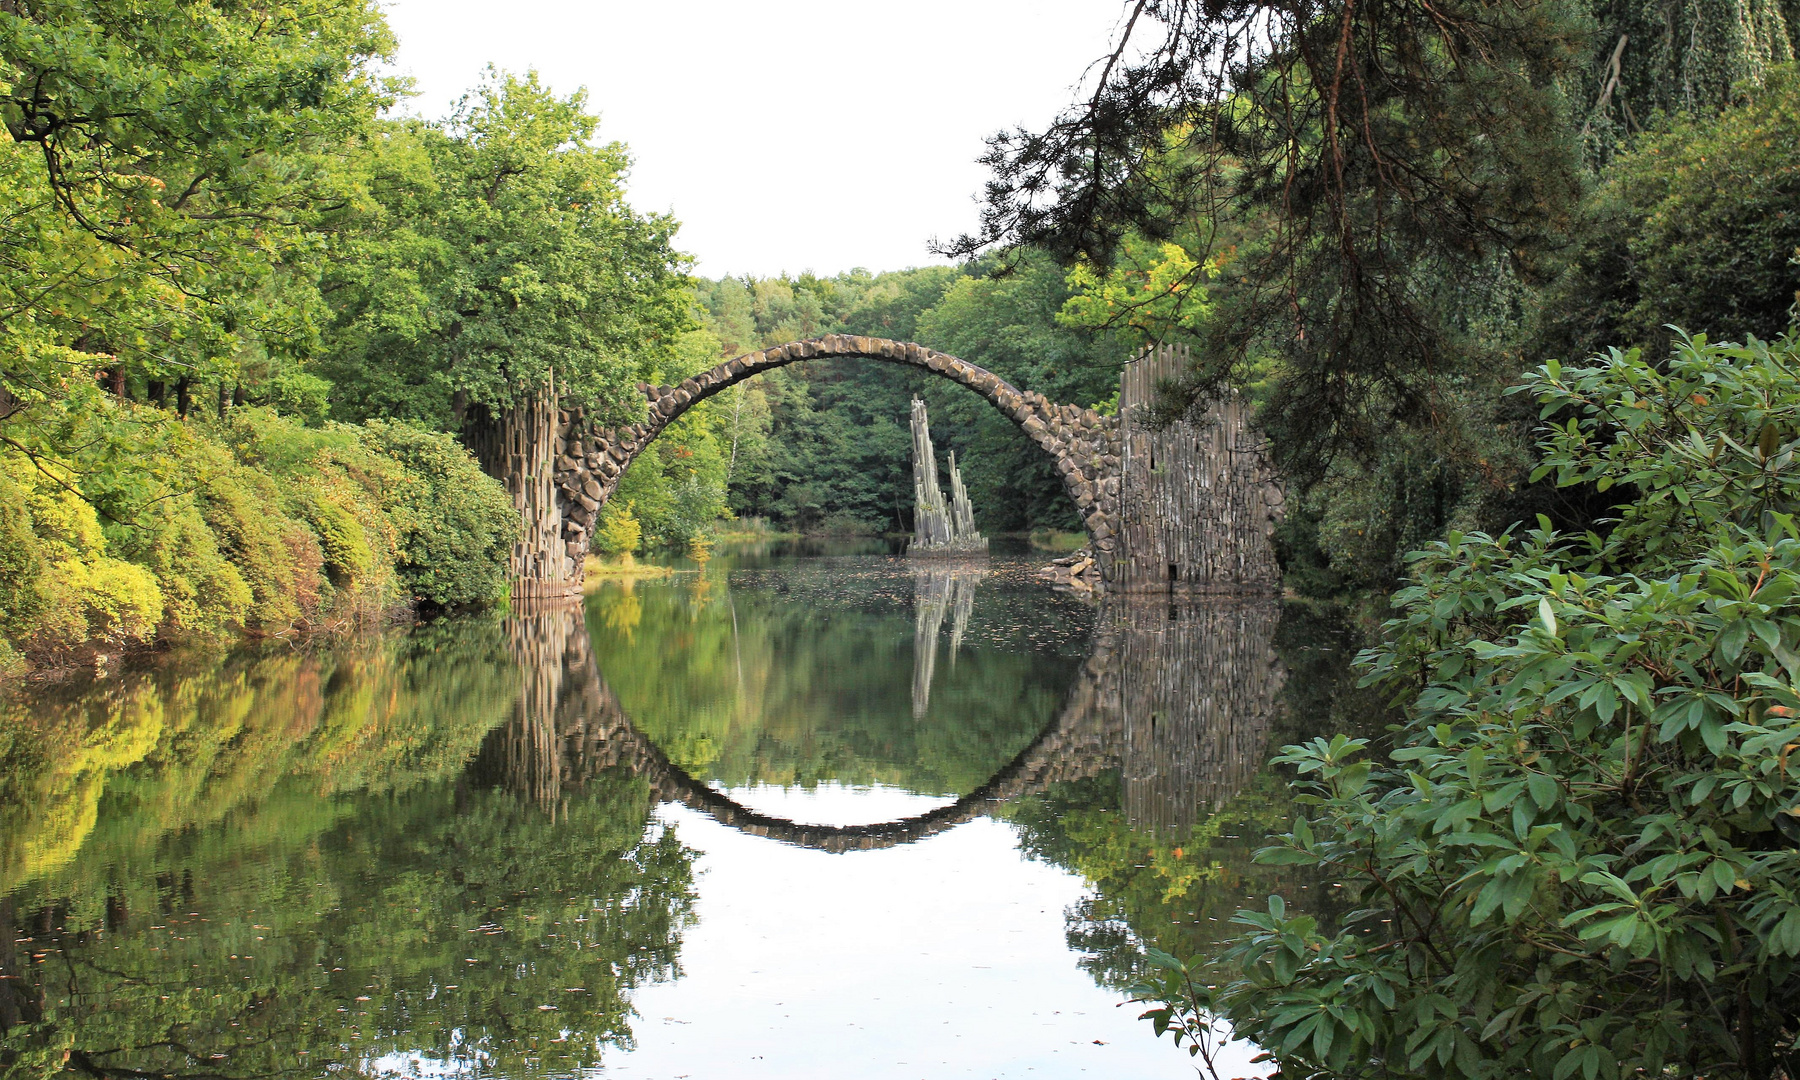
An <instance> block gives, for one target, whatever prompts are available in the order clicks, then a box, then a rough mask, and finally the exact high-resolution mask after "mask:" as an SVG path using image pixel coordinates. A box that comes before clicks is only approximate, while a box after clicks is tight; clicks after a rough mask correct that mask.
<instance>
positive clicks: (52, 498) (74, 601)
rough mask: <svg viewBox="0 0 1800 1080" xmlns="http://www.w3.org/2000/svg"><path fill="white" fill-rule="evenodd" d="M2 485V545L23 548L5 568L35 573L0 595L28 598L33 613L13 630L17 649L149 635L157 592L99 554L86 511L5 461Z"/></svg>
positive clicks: (50, 482)
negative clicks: (5, 524) (5, 526)
mask: <svg viewBox="0 0 1800 1080" xmlns="http://www.w3.org/2000/svg"><path fill="white" fill-rule="evenodd" d="M4 483H5V490H4V491H3V492H0V495H3V497H4V499H5V502H6V504H7V506H8V513H9V516H11V518H12V522H11V523H10V527H9V530H8V531H9V533H10V534H11V535H10V536H9V537H8V539H9V540H12V541H14V542H17V543H20V544H21V545H22V546H23V547H24V548H25V550H23V551H19V552H16V553H14V554H12V555H11V556H10V557H9V558H8V559H7V563H8V568H9V569H11V568H13V567H14V566H16V567H18V568H20V569H27V570H28V571H35V574H34V578H33V579H17V578H15V579H14V580H13V581H10V582H8V584H7V587H6V590H5V591H6V593H7V594H9V595H11V596H23V595H27V594H28V595H30V596H31V597H32V599H31V602H30V609H31V610H32V611H33V612H34V614H33V616H32V617H31V618H30V619H29V621H28V622H26V623H25V624H24V625H22V626H20V627H18V631H22V633H21V637H22V638H23V639H24V640H23V642H22V643H23V644H26V645H28V646H35V647H40V648H43V647H48V648H57V647H67V646H71V645H79V644H81V643H83V642H87V641H107V642H117V641H127V640H132V639H142V638H146V637H149V636H150V635H151V634H153V633H154V632H155V629H156V626H157V624H158V623H159V622H161V621H162V617H163V597H162V590H161V589H160V588H158V587H157V583H156V579H155V577H153V576H152V575H151V574H150V572H149V571H148V570H146V569H144V568H143V567H141V566H136V565H134V564H132V563H128V562H125V561H123V560H121V559H115V558H112V557H111V556H109V555H108V554H107V551H106V537H105V534H104V533H102V532H101V530H100V519H99V516H98V515H97V514H95V513H94V508H93V507H92V506H90V505H88V503H87V502H86V501H85V500H83V499H82V498H81V497H80V496H79V495H78V494H76V493H75V492H73V491H71V490H69V488H68V487H67V486H66V485H65V484H64V483H63V482H62V481H61V480H60V478H58V477H55V476H53V475H50V474H48V473H46V472H45V471H43V470H41V469H33V468H32V467H31V466H30V465H29V464H28V463H24V462H20V461H17V460H8V461H7V462H6V472H5V479H4ZM9 621H10V620H9ZM16 632H17V631H16Z"/></svg>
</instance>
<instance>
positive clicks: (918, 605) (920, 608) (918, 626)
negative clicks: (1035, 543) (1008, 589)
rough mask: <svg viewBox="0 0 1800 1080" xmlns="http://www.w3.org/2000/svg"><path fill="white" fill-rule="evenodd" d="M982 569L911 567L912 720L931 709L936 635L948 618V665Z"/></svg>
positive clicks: (953, 662)
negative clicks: (946, 617)
mask: <svg viewBox="0 0 1800 1080" xmlns="http://www.w3.org/2000/svg"><path fill="white" fill-rule="evenodd" d="M984 573H985V571H984V570H983V569H982V568H981V567H979V566H954V565H952V566H928V565H922V564H921V565H915V566H914V567H913V685H912V714H913V719H915V720H918V719H922V718H923V717H924V716H925V713H926V712H927V711H928V710H929V709H930V708H931V682H932V678H933V677H934V676H935V675H936V674H937V654H938V634H939V633H941V632H942V631H943V629H944V618H945V616H949V617H950V665H951V666H952V667H955V666H956V654H957V653H958V652H960V651H961V650H962V640H963V634H965V633H967V632H968V629H969V614H970V613H971V612H973V611H974V610H975V586H976V585H978V584H980V582H981V579H982V576H983V575H984Z"/></svg>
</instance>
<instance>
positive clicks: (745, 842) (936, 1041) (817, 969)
mask: <svg viewBox="0 0 1800 1080" xmlns="http://www.w3.org/2000/svg"><path fill="white" fill-rule="evenodd" d="M730 794H731V795H732V797H733V798H737V799H740V801H745V802H747V803H749V804H751V805H754V806H756V808H757V809H758V810H761V811H764V812H766V813H772V814H778V815H781V816H785V817H798V818H803V819H822V820H826V821H830V822H832V823H840V824H841V823H848V822H851V821H855V822H867V821H876V820H881V819H882V817H884V816H887V817H892V816H911V815H914V814H918V813H922V812H924V811H925V810H927V809H929V808H930V807H931V806H933V805H936V804H938V802H939V801H940V800H937V799H925V798H920V797H918V796H914V795H909V794H907V793H905V792H901V791H897V790H895V789H892V788H886V789H869V788H861V789H851V788H843V787H836V786H830V785H821V786H820V788H819V789H818V790H816V791H813V792H807V791H803V790H801V789H798V788H795V789H789V790H788V791H785V792H784V791H783V790H782V789H781V788H771V787H763V788H756V789H734V790H733V791H732V792H731V793H730ZM752 800H753V801H752ZM865 800H866V801H865ZM858 803H861V805H856V804H858ZM658 815H659V816H660V817H661V818H662V819H663V820H664V821H666V822H668V823H670V824H672V825H673V826H674V827H675V830H676V833H677V835H679V836H680V837H681V839H682V841H683V842H684V843H686V844H688V845H690V846H692V847H695V848H698V849H699V850H700V851H701V852H702V853H703V854H702V855H701V857H700V858H699V860H698V862H697V864H696V866H697V869H698V871H699V880H698V891H699V900H698V902H697V903H696V907H695V910H696V913H697V917H698V923H697V925H695V926H692V927H690V928H689V929H688V930H687V932H686V933H685V934H684V936H683V937H684V940H683V944H682V948H681V967H682V970H683V973H684V974H683V977H682V978H681V979H679V980H677V981H675V982H673V983H666V984H662V985H656V986H648V987H643V988H641V989H639V990H638V991H636V993H635V994H634V995H633V1004H634V1005H635V1007H636V1009H637V1012H638V1014H639V1017H638V1018H637V1019H636V1020H634V1021H633V1022H632V1029H633V1031H634V1033H635V1034H636V1036H637V1042H638V1049H637V1050H636V1051H635V1052H633V1053H630V1054H625V1053H619V1052H614V1053H613V1054H611V1055H609V1058H610V1060H609V1061H608V1062H607V1065H606V1067H605V1068H603V1069H602V1070H601V1073H602V1074H603V1075H604V1076H607V1077H620V1078H624V1077H631V1078H644V1080H652V1078H657V1080H672V1078H677V1077H683V1076H691V1077H694V1078H696V1080H715V1078H735V1077H746V1078H754V1077H782V1078H784V1080H803V1078H808V1077H819V1078H825V1077H829V1078H832V1080H841V1078H843V1077H892V1078H896V1080H897V1078H902V1077H905V1078H909V1080H918V1078H921V1077H940V1076H971V1077H987V1078H999V1077H1025V1076H1030V1077H1064V1076H1067V1077H1076V1076H1093V1077H1109V1078H1123V1077H1132V1078H1146V1080H1153V1078H1156V1077H1169V1078H1176V1077H1188V1076H1192V1075H1193V1071H1192V1068H1191V1066H1190V1065H1189V1064H1188V1059H1187V1054H1186V1053H1185V1052H1183V1051H1179V1050H1176V1049H1175V1047H1174V1046H1173V1045H1172V1044H1171V1043H1170V1041H1169V1040H1168V1039H1166V1038H1165V1039H1161V1040H1158V1039H1156V1038H1154V1037H1153V1035H1152V1033H1151V1029H1150V1025H1149V1024H1148V1023H1147V1022H1144V1021H1140V1020H1138V1019H1137V1013H1138V1012H1139V1009H1138V1008H1137V1007H1134V1006H1131V1005H1124V1006H1122V1007H1121V1006H1119V1004H1118V1002H1119V1001H1120V1000H1121V999H1120V997H1119V996H1118V995H1116V994H1114V993H1113V992H1111V991H1107V990H1103V989H1101V988H1099V987H1097V986H1095V985H1094V983H1093V981H1092V980H1091V979H1090V978H1089V977H1088V976H1087V974H1086V973H1084V972H1083V971H1082V970H1081V969H1080V968H1078V967H1077V966H1076V958H1075V956H1074V954H1072V953H1071V952H1070V951H1069V949H1068V947H1067V945H1066V944H1065V943H1064V940H1063V909H1064V908H1065V907H1067V906H1068V905H1070V904H1072V903H1074V902H1075V901H1076V900H1077V899H1078V898H1079V897H1080V896H1081V895H1082V892H1083V889H1082V883H1081V881H1080V879H1079V878H1077V877H1075V876H1074V875H1071V874H1069V873H1066V872H1064V871H1062V870H1060V869H1058V868H1056V867H1053V866H1049V865H1046V864H1043V863H1037V862H1031V861H1029V860H1027V859H1025V858H1024V857H1023V856H1022V855H1020V853H1019V851H1018V846H1017V836H1016V834H1015V833H1014V832H1013V830H1012V828H1011V827H1010V826H1009V825H1006V824H1005V823H1003V822H999V821H994V820H991V819H988V818H977V819H975V820H973V821H970V822H968V823H967V824H964V825H961V826H958V827H957V828H954V829H952V830H950V831H948V832H946V833H942V834H940V835H937V836H934V837H932V838H930V839H927V840H923V841H920V842H919V843H916V844H911V845H907V846H903V847H895V848H887V849H882V850H875V851H858V852H851V853H848V854H842V855H836V854H829V853H826V852H820V851H811V850H806V849H802V848H797V847H793V846H790V845H787V844H782V843H780V842H778V841H774V840H769V839H765V838H760V837H754V836H749V835H747V834H743V833H739V832H736V831H733V830H732V829H729V828H726V827H725V826H723V825H720V824H718V823H717V822H715V821H713V820H712V819H711V818H709V817H706V816H705V815H702V814H699V813H696V812H694V811H692V810H689V809H687V808H686V807H683V806H681V805H679V804H669V805H666V806H664V807H662V808H661V809H660V810H659V811H658ZM1247 1056H1248V1055H1247V1054H1245V1055H1241V1056H1240V1059H1239V1060H1240V1061H1241V1060H1242V1058H1244V1057H1247ZM1226 1075H1230V1073H1227V1074H1226Z"/></svg>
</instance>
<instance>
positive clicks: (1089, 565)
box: [1038, 548, 1103, 592]
mask: <svg viewBox="0 0 1800 1080" xmlns="http://www.w3.org/2000/svg"><path fill="white" fill-rule="evenodd" d="M1038 577H1039V578H1041V579H1043V580H1045V581H1048V582H1050V583H1051V584H1052V585H1066V586H1068V587H1069V588H1071V589H1074V590H1075V591H1077V592H1095V591H1098V590H1099V589H1100V586H1101V582H1102V580H1103V579H1102V578H1101V576H1100V564H1099V563H1097V562H1095V561H1094V553H1093V552H1092V551H1090V550H1089V549H1087V548H1082V549H1081V550H1080V551H1077V552H1076V553H1075V554H1073V555H1065V556H1063V557H1062V558H1060V559H1051V560H1050V565H1049V566H1046V567H1044V568H1043V569H1042V570H1039V571H1038Z"/></svg>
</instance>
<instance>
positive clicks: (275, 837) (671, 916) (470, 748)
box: [0, 622, 693, 1077]
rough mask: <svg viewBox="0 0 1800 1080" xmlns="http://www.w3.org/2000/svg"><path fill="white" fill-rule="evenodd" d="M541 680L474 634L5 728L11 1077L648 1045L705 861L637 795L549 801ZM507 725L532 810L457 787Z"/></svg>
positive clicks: (548, 1054)
mask: <svg viewBox="0 0 1800 1080" xmlns="http://www.w3.org/2000/svg"><path fill="white" fill-rule="evenodd" d="M531 682H532V680H531V679H527V680H524V681H523V682H522V681H521V680H520V678H519V677H518V669H517V668H516V667H515V666H514V665H513V664H512V663H511V662H510V659H509V656H508V650H507V647H506V641H505V637H504V635H503V633H502V632H501V630H500V628H499V627H496V626H493V625H492V624H484V623H479V622H463V623H460V624H457V625H456V626H455V627H454V629H453V630H451V631H447V632H444V633H440V634H433V633H424V634H417V635H413V636H411V637H408V638H404V639H400V640H384V641H379V642H373V643H369V644H367V645H364V646H361V647H359V648H356V649H351V650H346V651H341V652H325V653H317V654H298V655H292V656H275V657H265V658H257V659H253V660H237V661H233V662H231V663H229V664H226V665H223V666H212V667H202V668H198V669H191V670H169V671H163V672H158V673H156V674H154V675H145V676H137V677H132V678H129V679H125V680H120V681H117V682H108V683H103V684H100V685H99V686H97V687H95V688H94V689H92V690H89V691H87V692H85V693H80V694H71V695H69V697H68V699H67V700H65V701H62V702H51V703H49V704H47V705H39V706H37V707H34V708H33V709H32V710H30V711H29V712H27V711H25V710H23V709H18V708H15V710H14V711H13V713H12V714H10V715H9V716H7V717H6V718H5V721H4V723H3V724H0V730H4V731H5V732H6V733H7V739H8V741H7V742H6V743H5V744H4V745H5V746H6V748H7V754H6V756H5V758H4V774H3V775H4V778H3V779H0V784H3V785H4V790H5V793H6V794H7V796H8V798H7V800H6V805H7V807H8V819H7V821H6V826H7V828H6V832H5V839H4V844H5V852H6V865H7V866H8V868H9V874H11V875H13V876H11V878H10V881H11V882H12V885H13V887H12V888H11V889H9V890H8V891H7V892H6V893H5V894H3V895H4V899H0V925H4V926H5V927H6V928H7V929H10V930H13V931H14V932H13V933H8V934H6V935H4V944H0V976H3V978H0V1035H3V1039H0V1072H4V1073H5V1074H6V1075H8V1076H13V1075H18V1076H33V1075H44V1076H49V1075H53V1074H56V1073H59V1072H61V1071H63V1070H64V1068H65V1065H66V1066H67V1067H68V1068H72V1069H74V1070H75V1071H77V1072H81V1073H85V1074H87V1075H90V1076H179V1075H193V1076H198V1075H207V1076H217V1077H251V1076H258V1077H260V1076H270V1075H283V1074H292V1075H299V1076H315V1075H323V1074H325V1073H327V1072H329V1071H335V1070H340V1069H350V1070H354V1071H371V1070H377V1071H379V1070H381V1069H386V1068H399V1067H402V1066H404V1067H407V1068H417V1069H422V1070H424V1071H440V1070H454V1071H464V1070H467V1071H481V1072H487V1073H492V1074H498V1075H519V1076H528V1075H536V1074H539V1073H558V1074H566V1073H567V1072H569V1071H571V1070H573V1069H578V1068H583V1067H587V1066H590V1065H593V1064H595V1063H597V1062H598V1061H599V1060H600V1057H601V1054H602V1051H603V1050H604V1049H605V1048H607V1047H617V1046H628V1045H630V1042H631V1031H630V1027H629V1025H628V1023H627V1018H628V1015H629V1006H628V1002H627V997H626V995H627V993H628V992H629V991H630V989H631V988H633V987H636V986H640V985H643V984H645V983H648V982H654V981H656V980H660V979H667V978H671V977H674V976H676V975H677V974H678V973H679V972H678V969H677V967H676V959H675V958H676V954H677V952H678V950H679V948H680V942H681V930H682V928H683V926H684V925H685V924H686V921H687V919H688V912H689V910H690V907H691V903H692V895H693V892H692V869H691V864H692V859H693V853H692V852H691V851H689V850H688V849H686V848H684V847H683V846H682V845H681V844H680V843H679V842H678V841H677V840H676V838H675V836H674V834H673V832H672V831H670V830H665V829H661V828H656V827H650V828H647V827H646V826H647V823H648V822H649V820H650V819H649V814H650V810H651V805H652V804H651V800H650V793H649V791H648V789H647V786H646V785H645V784H644V783H643V781H641V780H638V779H635V778H633V777H630V776H627V775H619V774H612V775H598V776H595V777H593V778H592V782H590V783H589V784H587V785H586V786H585V787H584V788H582V789H581V790H579V791H574V792H569V791H564V792H563V793H562V794H561V797H560V798H559V799H558V800H557V801H556V804H555V805H556V808H557V815H556V816H557V820H556V821H555V822H553V821H552V820H551V817H550V815H548V814H546V813H544V812H543V811H542V810H541V809H540V808H539V806H538V805H536V802H537V800H538V797H539V796H541V795H542V794H543V792H544V791H545V787H544V784H543V781H542V776H541V773H540V772H534V771H533V768H532V765H531V762H532V761H533V760H534V759H532V757H531V754H532V752H533V751H532V749H531V748H530V746H529V743H528V740H529V738H530V735H529V733H530V732H533V731H543V730H546V729H549V730H554V726H555V720H554V718H546V717H543V716H534V715H530V713H529V710H525V711H524V712H523V714H522V713H521V712H520V711H517V710H516V703H517V702H519V701H520V700H521V688H522V686H523V687H527V688H528V687H529V686H530V685H531ZM527 692H528V691H527ZM509 711H512V712H513V715H512V719H511V720H510V721H508V724H507V728H505V729H502V730H503V731H507V733H508V734H509V735H515V736H518V737H517V738H513V739H509V740H502V742H503V744H504V745H505V746H506V747H508V748H510V749H515V750H517V749H523V751H524V752H523V754H522V755H521V756H518V757H514V758H511V759H507V761H506V768H512V769H514V770H515V772H516V775H518V776H520V777H522V778H523V779H524V781H525V783H524V785H523V790H525V791H527V792H529V794H530V795H531V798H529V799H521V798H519V797H518V796H516V795H514V794H512V793H511V792H509V791H506V790H497V789H494V788H490V787H487V786H485V785H483V784H481V783H479V782H477V781H476V780H475V779H474V778H473V777H472V776H469V775H459V774H461V773H462V772H463V768H464V765H465V763H466V762H467V761H468V760H469V758H470V756H471V754H472V753H473V752H474V750H475V747H476V745H477V743H478V742H480V741H481V740H482V739H483V737H484V736H486V735H487V734H488V732H489V731H490V729H493V728H494V727H495V726H496V724H497V723H498V722H500V721H501V720H502V718H504V717H506V716H507V714H508V712H509ZM487 745H489V746H490V747H491V746H494V745H495V743H494V741H493V740H491V739H490V740H489V742H488V744H487ZM34 748H35V749H37V750H38V751H39V753H40V755H41V756H34V754H33V752H32V751H33V749H34ZM496 752H503V751H496ZM539 759H541V755H539ZM501 771H505V769H504V768H503V769H502V770H501ZM21 791H33V792H34V793H35V794H36V795H37V798H36V799H35V800H34V801H33V802H31V803H23V802H20V801H15V799H14V798H13V796H14V795H15V794H16V793H19V792H21ZM67 829H73V830H74V831H75V832H76V833H77V834H78V835H76V836H73V837H67V836H65V835H64V834H63V830H67ZM44 836H54V837H57V838H58V843H57V844H54V845H48V844H46V843H43V842H41V840H40V838H41V837H44ZM52 848H54V849H55V854H54V855H53V856H52V855H50V854H47V853H49V852H51V849H52Z"/></svg>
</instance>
